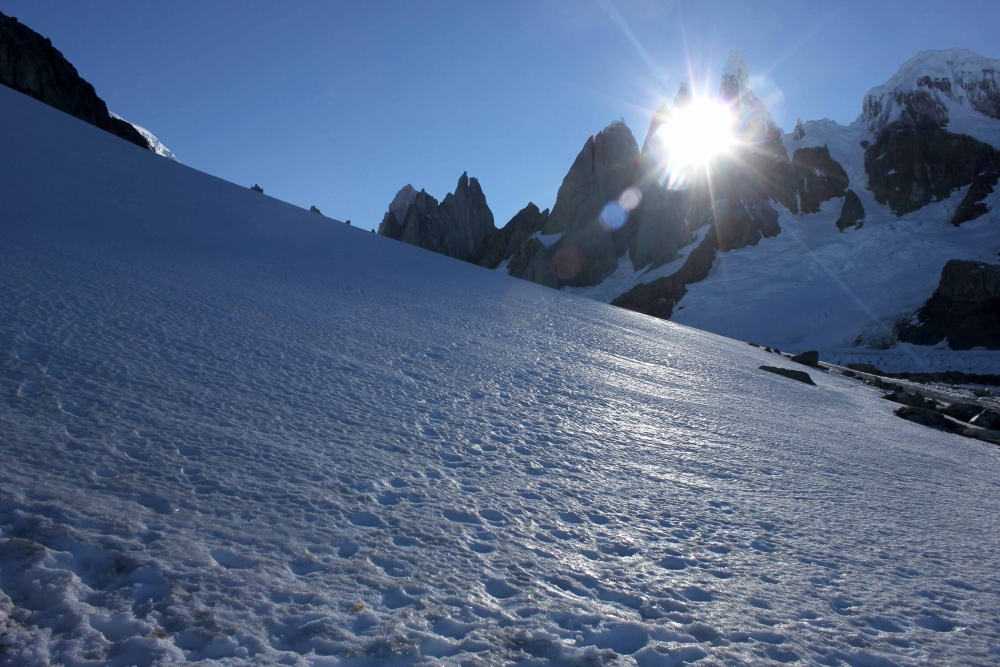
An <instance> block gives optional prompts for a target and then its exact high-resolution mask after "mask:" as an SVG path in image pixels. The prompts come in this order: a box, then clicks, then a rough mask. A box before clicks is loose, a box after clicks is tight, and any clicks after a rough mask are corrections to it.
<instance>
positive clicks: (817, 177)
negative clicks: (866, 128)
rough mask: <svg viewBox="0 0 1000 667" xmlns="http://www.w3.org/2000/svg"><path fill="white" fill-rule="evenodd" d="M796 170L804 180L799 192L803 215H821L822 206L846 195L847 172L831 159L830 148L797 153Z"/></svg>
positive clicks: (801, 150)
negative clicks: (820, 206)
mask: <svg viewBox="0 0 1000 667" xmlns="http://www.w3.org/2000/svg"><path fill="white" fill-rule="evenodd" d="M792 167H793V168H794V169H795V172H796V175H797V176H798V178H799V179H801V180H800V181H799V183H798V184H797V185H798V187H797V188H796V189H797V190H798V192H799V202H800V209H801V211H802V212H803V213H818V212H819V205H820V204H822V203H823V202H825V201H828V200H830V199H834V198H836V197H843V196H844V195H845V193H846V190H847V183H848V179H847V172H845V171H844V168H843V167H841V166H840V163H839V162H837V161H836V160H834V159H833V158H831V157H830V149H829V148H827V147H826V146H820V147H817V148H800V149H799V150H797V151H795V153H794V154H792Z"/></svg>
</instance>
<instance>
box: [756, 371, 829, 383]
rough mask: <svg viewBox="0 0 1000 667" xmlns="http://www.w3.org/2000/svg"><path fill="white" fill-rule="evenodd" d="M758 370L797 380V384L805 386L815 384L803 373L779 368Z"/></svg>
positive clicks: (807, 374)
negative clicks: (800, 383) (802, 383)
mask: <svg viewBox="0 0 1000 667" xmlns="http://www.w3.org/2000/svg"><path fill="white" fill-rule="evenodd" d="M760 369H761V370H762V371H767V372H768V373H775V374H776V375H783V376H785V377H786V378H791V379H793V380H798V381H799V382H804V383H806V384H811V385H815V384H816V383H815V382H813V379H812V377H810V376H809V373H806V372H805V371H793V370H792V369H790V368H779V367H777V366H761V367H760Z"/></svg>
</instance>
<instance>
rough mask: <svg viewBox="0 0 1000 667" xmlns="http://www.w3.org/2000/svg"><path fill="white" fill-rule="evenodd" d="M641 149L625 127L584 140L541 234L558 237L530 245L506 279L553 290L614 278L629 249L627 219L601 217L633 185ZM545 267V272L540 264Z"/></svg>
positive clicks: (613, 126)
mask: <svg viewBox="0 0 1000 667" xmlns="http://www.w3.org/2000/svg"><path fill="white" fill-rule="evenodd" d="M638 155H639V148H638V146H637V144H636V141H635V137H633V136H632V132H631V131H630V130H629V129H628V127H627V126H626V125H625V123H622V122H616V123H612V124H611V125H609V126H608V127H606V128H604V130H602V131H601V132H599V133H598V134H596V135H594V136H592V137H590V138H589V139H587V141H586V143H584V146H583V149H582V150H581V151H580V153H579V154H578V155H577V157H576V160H574V162H573V165H572V167H570V170H569V173H567V174H566V177H565V178H564V179H563V182H562V185H560V186H559V192H558V193H557V194H556V203H555V205H554V206H553V207H552V213H551V214H550V215H549V216H548V219H547V220H546V221H545V225H544V227H543V229H542V233H543V234H545V235H553V234H562V236H561V237H560V238H559V239H558V240H557V241H556V242H555V243H553V244H552V245H551V246H548V247H545V246H540V245H539V244H537V243H536V244H534V245H533V247H531V248H525V249H524V251H523V252H522V253H520V255H521V256H520V257H519V261H517V262H512V263H511V265H510V274H511V275H512V276H515V277H518V278H524V279H531V278H535V279H536V280H540V281H541V282H542V284H547V285H550V286H553V287H563V286H566V285H569V286H587V285H596V284H597V283H599V282H601V281H602V280H604V279H605V278H606V277H607V276H609V275H610V274H611V273H613V272H614V270H615V269H616V268H617V267H618V258H619V257H620V256H621V255H623V254H624V252H625V249H626V248H628V245H629V240H630V236H631V231H632V229H633V226H634V222H631V221H630V220H629V213H628V212H624V211H614V212H613V214H614V215H613V217H612V216H609V214H607V212H605V208H606V207H607V206H608V205H609V203H610V202H617V200H618V199H619V197H621V195H622V193H623V192H625V191H626V190H628V189H629V188H630V187H633V185H634V184H635V182H636V179H637V174H638V169H639V164H638V160H637V158H638ZM546 262H547V263H548V264H549V268H548V269H545V267H544V266H543V264H544V263H546Z"/></svg>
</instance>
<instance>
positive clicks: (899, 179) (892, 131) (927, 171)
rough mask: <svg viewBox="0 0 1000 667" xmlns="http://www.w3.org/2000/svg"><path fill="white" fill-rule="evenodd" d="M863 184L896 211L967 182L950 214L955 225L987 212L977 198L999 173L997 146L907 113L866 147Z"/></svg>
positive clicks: (941, 195) (905, 210) (907, 209)
mask: <svg viewBox="0 0 1000 667" xmlns="http://www.w3.org/2000/svg"><path fill="white" fill-rule="evenodd" d="M865 171H866V172H868V187H869V189H870V190H871V191H872V193H873V194H874V195H875V199H876V200H877V201H878V202H879V203H880V204H888V206H889V208H890V209H892V212H893V213H895V214H896V215H904V214H906V213H911V212H913V211H916V210H917V209H920V208H922V207H924V206H926V205H927V204H929V203H931V202H932V201H941V200H943V199H947V198H948V197H950V196H951V195H952V193H954V192H955V191H956V190H958V189H959V188H963V187H965V186H967V185H971V186H972V187H970V188H969V192H968V193H967V194H966V196H965V199H964V200H963V201H962V203H961V205H960V206H959V209H958V211H957V212H956V213H955V216H954V217H953V218H952V223H953V224H955V225H960V224H962V223H963V222H966V221H968V220H972V219H974V218H977V217H979V216H980V215H982V214H984V213H986V212H987V211H988V210H989V209H988V208H987V206H986V205H985V204H983V203H982V200H983V199H985V198H986V196H987V195H988V194H990V193H991V192H993V187H994V186H995V185H996V184H997V180H998V178H1000V151H997V149H995V148H993V147H992V146H990V145H988V144H985V143H983V142H981V141H978V140H977V139H973V138H972V137H970V136H967V135H964V134H953V133H951V132H948V131H947V130H945V129H943V128H942V127H940V126H939V125H937V124H934V123H931V122H921V124H911V123H910V120H909V116H905V115H904V116H903V117H901V119H900V120H899V121H896V122H894V123H890V124H888V125H886V126H885V127H884V128H883V129H882V130H881V131H880V132H879V134H878V137H877V138H876V140H875V142H874V143H873V144H872V145H870V146H869V147H868V148H867V149H866V151H865Z"/></svg>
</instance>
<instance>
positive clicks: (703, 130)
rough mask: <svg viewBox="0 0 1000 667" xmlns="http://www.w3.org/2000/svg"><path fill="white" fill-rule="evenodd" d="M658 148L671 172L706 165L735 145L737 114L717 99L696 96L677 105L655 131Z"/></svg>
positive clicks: (667, 169) (669, 172)
mask: <svg viewBox="0 0 1000 667" xmlns="http://www.w3.org/2000/svg"><path fill="white" fill-rule="evenodd" d="M655 137H656V148H657V149H658V150H657V153H658V154H659V156H660V161H661V162H662V163H663V165H664V167H665V169H666V172H667V173H668V174H680V173H683V172H685V171H687V170H690V169H691V168H694V167H704V166H706V165H708V163H709V162H711V161H712V160H713V159H714V158H716V157H717V156H719V155H723V154H725V153H728V152H729V151H730V150H732V148H733V146H735V145H736V141H737V140H736V118H735V117H734V116H733V113H732V111H731V110H730V108H729V106H728V105H726V104H724V103H722V102H720V101H718V100H714V99H708V98H706V99H695V100H692V101H691V103H690V104H688V105H687V106H684V107H681V108H675V109H674V110H673V111H672V112H671V113H670V114H669V115H668V116H666V117H665V118H664V120H663V124H662V125H660V127H659V129H658V130H657V131H656V135H655Z"/></svg>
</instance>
